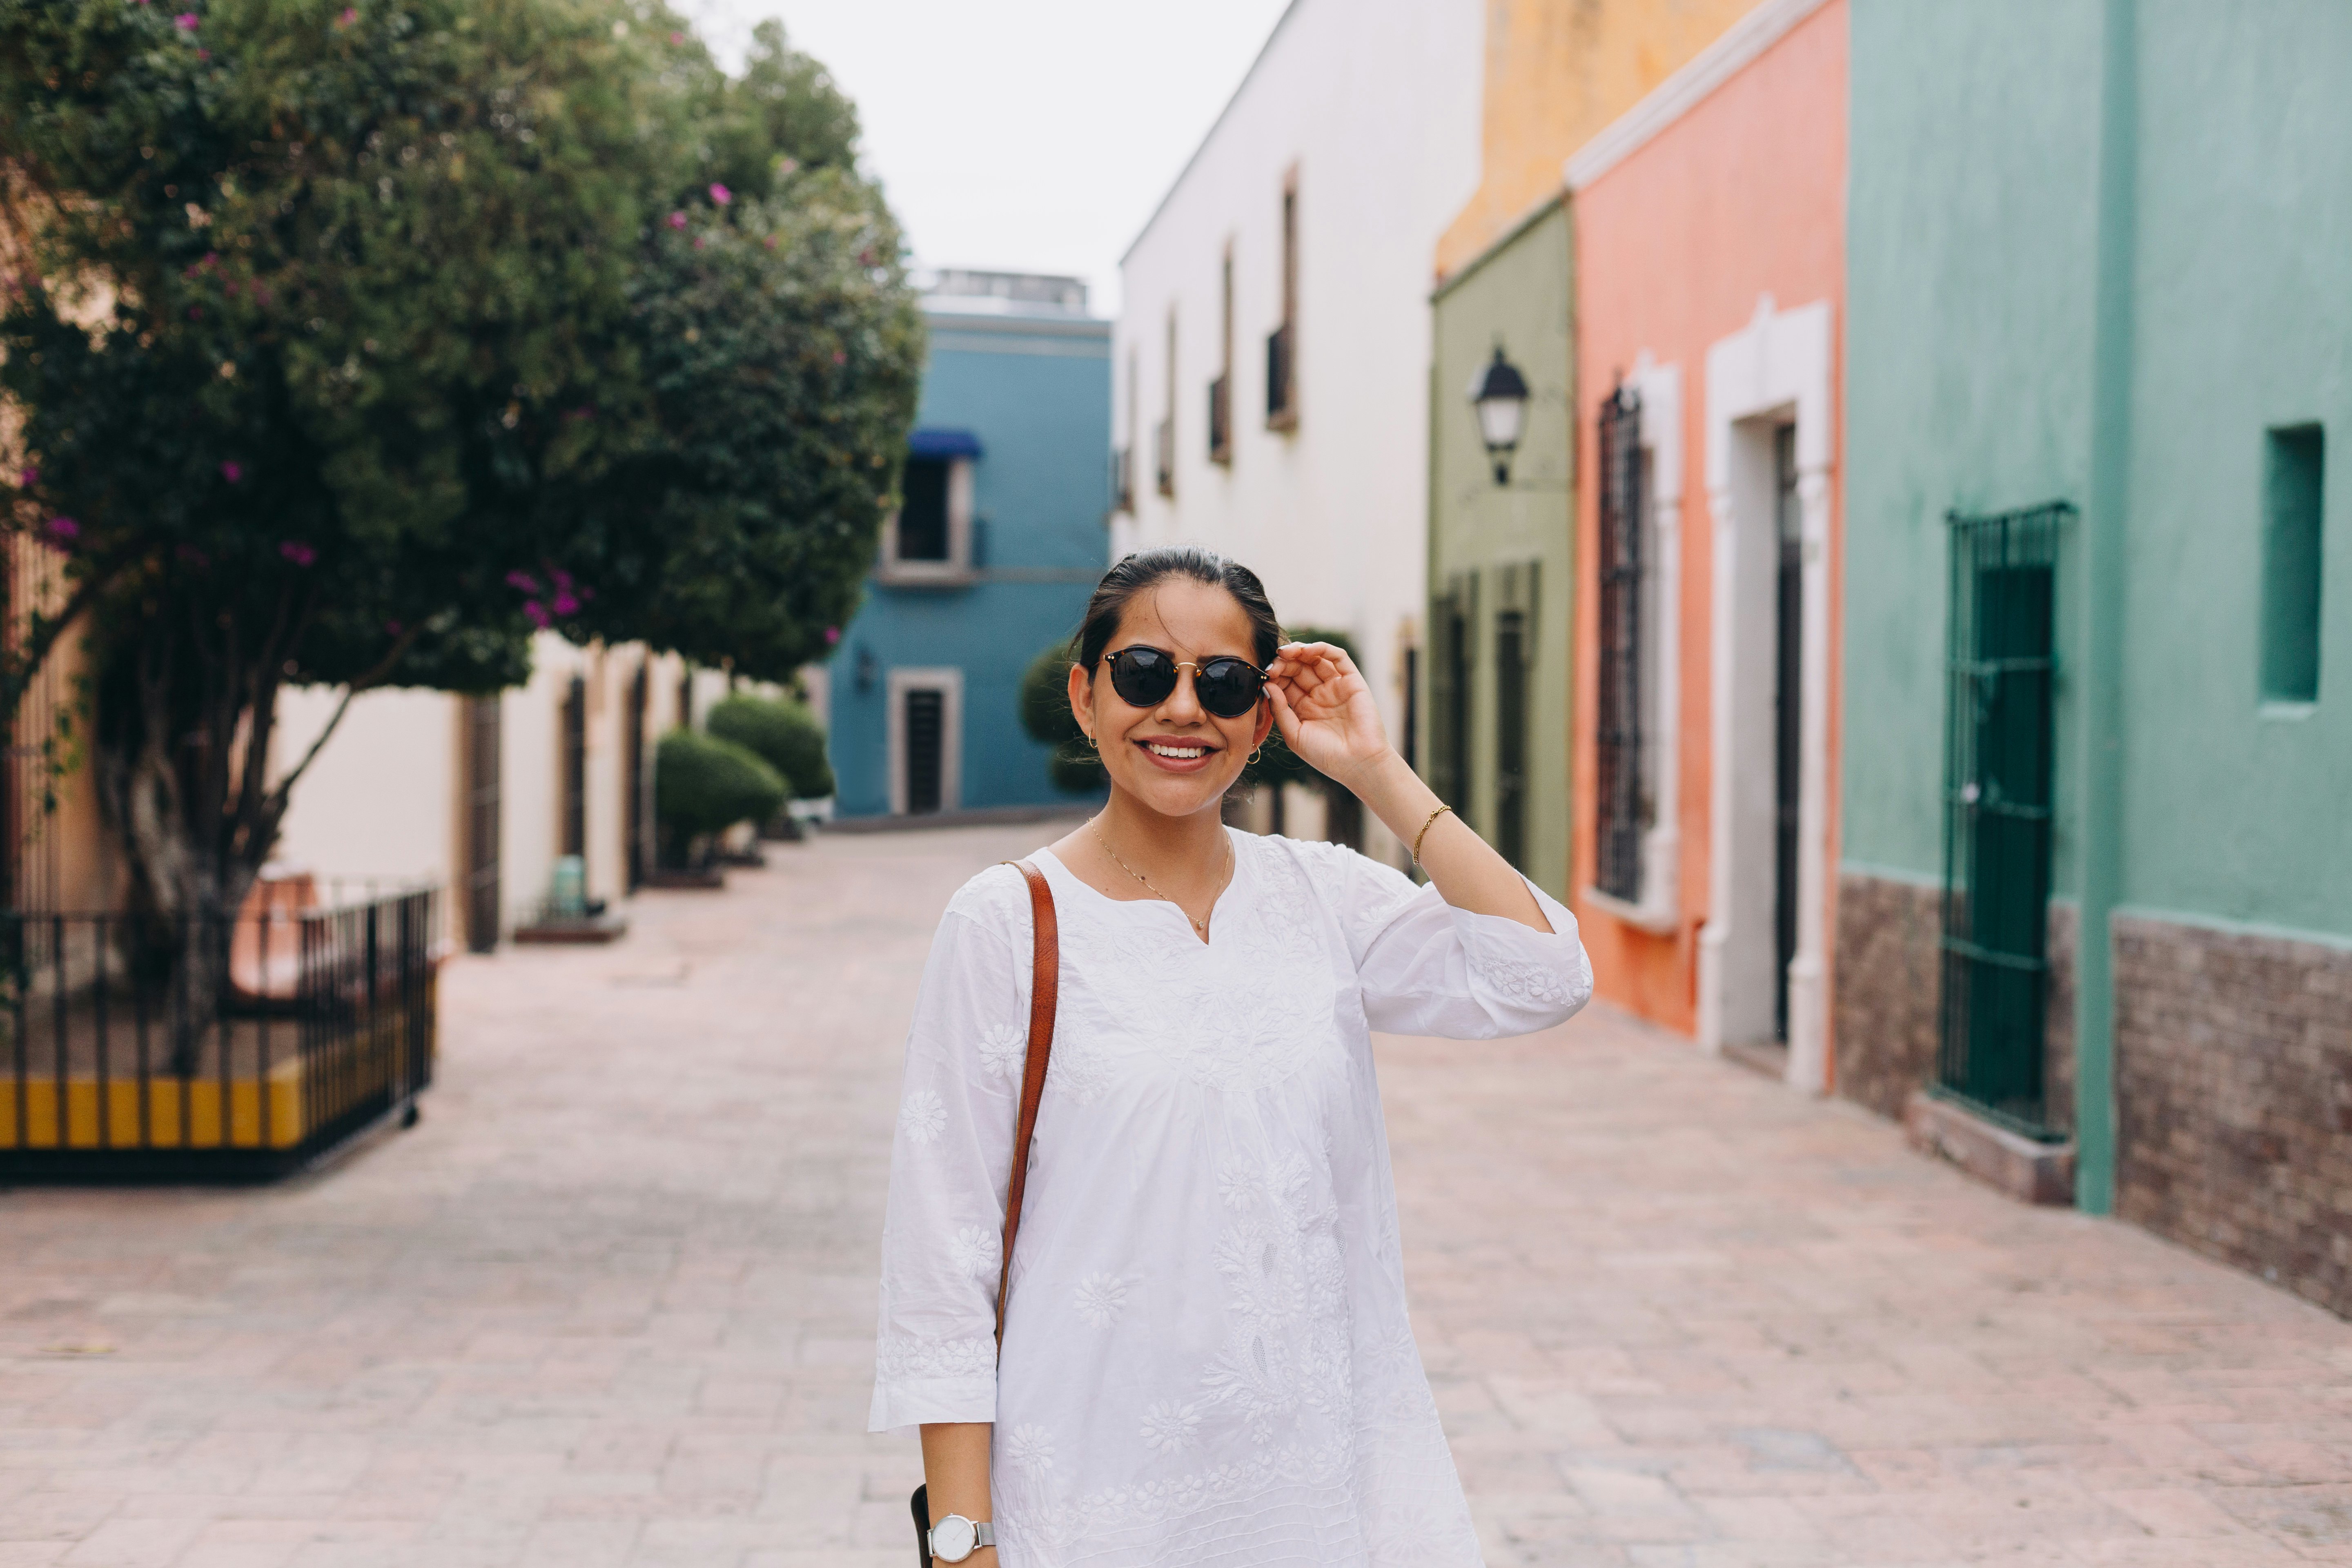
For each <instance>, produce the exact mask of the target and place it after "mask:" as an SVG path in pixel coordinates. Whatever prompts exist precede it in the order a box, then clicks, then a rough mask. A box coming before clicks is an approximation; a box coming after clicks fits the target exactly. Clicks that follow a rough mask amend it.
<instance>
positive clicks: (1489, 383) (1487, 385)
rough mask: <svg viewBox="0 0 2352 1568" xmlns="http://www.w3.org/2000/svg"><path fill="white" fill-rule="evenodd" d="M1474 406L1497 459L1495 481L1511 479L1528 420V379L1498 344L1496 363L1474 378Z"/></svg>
mask: <svg viewBox="0 0 2352 1568" xmlns="http://www.w3.org/2000/svg"><path fill="white" fill-rule="evenodd" d="M1470 406H1471V407H1472V408H1474V409H1475V410H1476V411H1477V414H1478V434H1479V435H1480V436H1482V437H1485V439H1486V455H1487V456H1488V457H1490V458H1494V459H1495V482H1496V484H1498V485H1507V484H1509V483H1510V482H1511V454H1512V453H1513V452H1514V451H1516V450H1517V448H1518V445H1519V432H1520V431H1521V430H1522V429H1523V428H1524V427H1525V426H1526V425H1527V420H1528V378H1527V377H1526V376H1523V375H1521V374H1519V367H1518V366H1517V365H1515V364H1513V363H1511V362H1510V361H1509V360H1507V359H1505V358H1504V357H1503V345H1502V344H1500V343H1496V345H1495V359H1494V363H1491V364H1489V365H1487V366H1486V369H1484V370H1482V371H1480V372H1479V373H1478V374H1475V375H1474V376H1472V377H1471V378H1470Z"/></svg>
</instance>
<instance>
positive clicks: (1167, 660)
mask: <svg viewBox="0 0 2352 1568" xmlns="http://www.w3.org/2000/svg"><path fill="white" fill-rule="evenodd" d="M1103 658H1104V659H1105V661H1106V662H1108V664H1109V666H1110V689H1112V690H1113V691H1116V692H1118V698H1119V700H1120V701H1122V702H1124V703H1126V704H1127V705H1128V706H1129V707H1130V708H1157V707H1159V706H1160V704H1161V703H1162V702H1165V701H1167V700H1168V699H1169V697H1170V696H1171V695H1172V694H1173V693H1174V692H1175V690H1176V672H1177V671H1178V670H1180V669H1187V668H1189V669H1191V670H1192V695H1193V697H1194V698H1195V699H1197V700H1199V702H1200V704H1201V706H1202V707H1203V708H1205V709H1207V710H1209V711H1210V712H1212V713H1214V714H1215V715H1216V716H1217V717H1218V718H1220V719H1238V718H1240V717H1241V716H1242V715H1243V714H1244V713H1246V712H1248V711H1249V710H1251V709H1253V708H1255V707H1256V706H1257V703H1258V699H1259V698H1261V697H1263V696H1264V695H1265V681H1266V675H1265V671H1264V670H1262V669H1260V668H1258V667H1257V666H1255V665H1254V664H1252V663H1251V662H1250V661H1249V660H1247V659H1245V658H1234V656H1233V655H1231V654H1220V655H1218V656H1217V657H1216V658H1209V659H1202V660H1201V661H1200V662H1199V663H1197V664H1196V663H1194V662H1193V661H1192V660H1191V659H1180V658H1177V657H1176V656H1175V655H1174V654H1172V653H1170V652H1169V651H1168V650H1167V649H1166V648H1159V647H1146V646H1145V645H1144V644H1142V643H1131V644H1129V646H1128V647H1123V648H1120V649H1118V651H1117V652H1115V653H1108V654H1105V655H1104V656H1103Z"/></svg>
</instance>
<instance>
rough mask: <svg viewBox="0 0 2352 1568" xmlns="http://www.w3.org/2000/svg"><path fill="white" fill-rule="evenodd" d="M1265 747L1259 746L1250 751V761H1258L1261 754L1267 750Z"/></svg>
mask: <svg viewBox="0 0 2352 1568" xmlns="http://www.w3.org/2000/svg"><path fill="white" fill-rule="evenodd" d="M1264 752H1265V747H1264V746H1260V747H1258V748H1257V750H1256V751H1255V752H1251V753H1250V761H1251V762H1255V761H1257V760H1258V758H1259V756H1260V755H1262V754H1263V753H1264Z"/></svg>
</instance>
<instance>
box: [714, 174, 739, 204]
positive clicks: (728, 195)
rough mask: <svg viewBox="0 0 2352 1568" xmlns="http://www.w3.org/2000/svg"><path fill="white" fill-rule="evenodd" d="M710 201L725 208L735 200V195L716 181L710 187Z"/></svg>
mask: <svg viewBox="0 0 2352 1568" xmlns="http://www.w3.org/2000/svg"><path fill="white" fill-rule="evenodd" d="M710 199H711V200H712V201H713V202H715V203H717V204H718V205H720V206H722V207H723V206H725V205H727V204H728V203H729V202H731V201H733V200H734V199H735V193H734V192H732V191H730V190H729V189H728V188H727V187H726V186H724V185H722V184H719V183H718V182H717V181H715V180H714V181H712V182H711V185H710Z"/></svg>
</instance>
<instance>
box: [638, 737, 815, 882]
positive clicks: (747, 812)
mask: <svg viewBox="0 0 2352 1568" xmlns="http://www.w3.org/2000/svg"><path fill="white" fill-rule="evenodd" d="M783 804H784V781H783V777H782V775H781V774H780V773H777V772H776V770H775V769H773V768H772V767H770V766H769V765H768V764H767V763H765V762H764V761H762V760H761V758H760V756H759V755H758V754H757V753H756V752H751V751H750V750H749V749H747V748H745V747H742V746H739V745H737V744H736V743H735V742H732V741H722V740H720V739H719V738H718V737H717V736H715V735H706V734H704V733H702V732H701V731H698V730H672V731H670V732H669V733H668V734H667V735H664V736H663V737H662V738H661V743H660V744H659V745H657V746H656V747H655V748H654V821H655V822H656V824H658V825H659V826H661V827H662V828H663V829H664V830H665V837H666V838H667V840H668V842H667V846H666V847H667V850H668V852H669V855H670V858H672V859H673V860H676V861H679V862H684V861H687V860H690V859H694V858H698V855H697V850H698V847H700V846H704V845H706V844H707V842H708V840H709V838H710V837H711V836H712V835H714V834H719V833H724V832H726V831H727V829H729V828H730V827H732V826H735V825H736V824H737V823H739V822H765V821H766V820H768V818H770V817H772V816H775V815H776V813H777V812H778V811H779V810H781V809H782V806H783Z"/></svg>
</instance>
